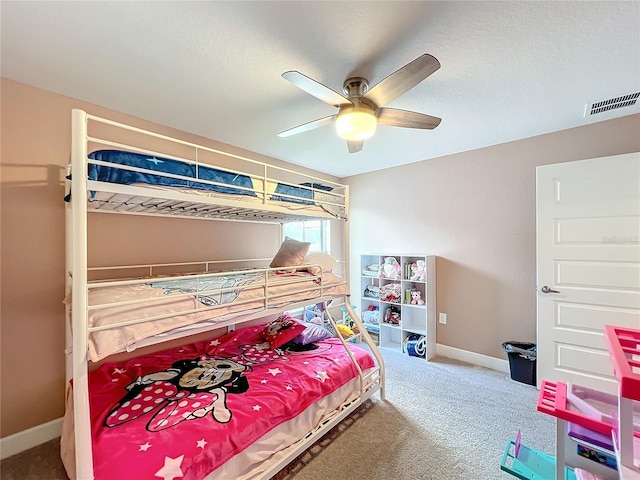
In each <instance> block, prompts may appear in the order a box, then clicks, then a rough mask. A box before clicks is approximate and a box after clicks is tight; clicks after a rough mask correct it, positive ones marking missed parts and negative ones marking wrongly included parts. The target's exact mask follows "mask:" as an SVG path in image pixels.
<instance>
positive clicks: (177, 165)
mask: <svg viewBox="0 0 640 480" xmlns="http://www.w3.org/2000/svg"><path fill="white" fill-rule="evenodd" d="M89 158H91V159H94V160H101V161H103V162H109V163H114V164H120V165H127V166H130V167H137V168H144V169H145V170H152V171H156V172H159V174H154V173H151V172H137V171H132V170H124V169H122V168H118V167H109V166H105V165H95V164H91V163H90V164H89V179H90V180H97V181H100V182H110V183H120V184H124V185H130V184H132V183H146V184H150V185H161V186H164V187H185V188H194V189H198V190H209V191H214V192H220V193H233V194H237V195H249V196H251V197H255V196H257V195H256V194H255V192H253V191H252V190H251V189H252V188H253V184H252V182H251V178H250V177H249V176H247V175H239V174H236V173H231V172H225V171H224V170H218V169H216V168H212V167H206V166H202V165H198V168H197V175H196V166H195V164H192V163H187V162H182V161H180V160H173V159H170V158H157V157H153V156H152V157H150V156H149V155H141V154H138V153H131V152H124V151H120V150H98V151H95V152H92V153H90V154H89ZM165 173H170V174H174V175H180V176H183V177H189V178H193V179H194V180H186V179H181V178H173V177H167V176H164V175H163V174H165ZM197 180H209V181H212V182H219V183H223V184H224V185H212V184H209V183H203V182H198V181H197ZM227 185H229V186H227ZM233 186H239V187H246V188H248V189H250V190H242V189H239V188H233Z"/></svg>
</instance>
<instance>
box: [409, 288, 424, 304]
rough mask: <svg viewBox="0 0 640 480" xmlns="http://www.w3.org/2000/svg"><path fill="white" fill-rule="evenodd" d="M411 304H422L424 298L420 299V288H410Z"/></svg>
mask: <svg viewBox="0 0 640 480" xmlns="http://www.w3.org/2000/svg"><path fill="white" fill-rule="evenodd" d="M411 305H424V300H422V294H421V293H420V290H417V289H413V290H411Z"/></svg>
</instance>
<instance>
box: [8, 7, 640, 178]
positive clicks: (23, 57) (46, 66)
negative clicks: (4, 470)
mask: <svg viewBox="0 0 640 480" xmlns="http://www.w3.org/2000/svg"><path fill="white" fill-rule="evenodd" d="M0 15H1V17H0V18H1V22H2V25H1V27H2V37H1V40H2V43H1V56H0V59H1V62H2V64H1V68H2V70H1V72H2V76H3V77H6V78H10V79H13V80H16V81H19V82H23V83H26V84H29V85H33V86H36V87H39V88H43V89H46V90H50V91H53V92H56V93H60V94H63V95H68V96H71V97H75V98H78V99H81V100H85V101H89V102H92V103H95V104H99V105H103V106H105V107H108V108H111V109H114V110H118V111H121V112H125V113H127V114H131V115H134V116H138V117H141V118H144V119H148V120H151V121H154V122H156V123H160V124H163V125H168V126H171V127H175V128H178V129H180V130H184V131H187V132H191V133H194V134H198V135H202V136H205V137H209V138H213V139H215V140H218V141H221V142H225V143H228V144H232V145H236V146H239V147H243V148H246V149H249V150H252V151H255V152H259V153H261V154H265V155H269V156H271V157H275V158H279V159H282V160H286V161H289V162H292V163H295V164H299V165H304V166H307V167H310V168H313V169H316V170H320V171H324V172H327V173H331V174H334V175H336V176H339V177H345V176H349V175H353V174H357V173H362V172H367V171H372V170H378V169H382V168H386V167H390V166H393V165H400V164H406V163H411V162H416V161H421V160H425V159H429V158H434V157H439V156H443V155H447V154H452V153H456V152H462V151H467V150H472V149H476V148H481V147H485V146H488V145H494V144H498V143H504V142H508V141H512V140H517V139H521V138H526V137H531V136H535V135H540V134H544V133H549V132H553V131H558V130H563V129H567V128H572V127H576V126H580V125H584V124H586V123H590V122H594V121H600V120H606V119H609V118H614V117H618V116H623V115H629V114H635V113H638V112H640V108H639V107H640V102H638V104H637V105H636V106H634V107H630V108H626V109H619V110H614V111H612V112H608V113H603V114H599V115H597V116H595V117H592V118H585V117H584V109H585V105H586V104H587V103H590V102H594V101H598V100H604V99H608V98H611V97H616V96H620V95H625V94H629V93H633V92H637V91H640V2H638V1H623V2H613V1H604V2H590V1H578V2H572V1H571V2H570V1H552V2H539V1H529V2H526V1H518V2H516V1H507V2H489V1H478V2H457V1H446V2H367V1H360V2H344V1H298V2H291V1H287V2H272V1H262V2H222V1H217V2H183V1H181V2H177V1H175V2H174V1H166V2H161V1H154V2H59V1H45V2H32V1H29V2H27V1H19V2H13V1H6V0H3V1H2V2H1V3H0ZM423 53H429V54H431V55H433V56H435V57H436V58H437V59H438V60H439V61H440V63H441V65H442V67H441V68H440V69H439V70H438V71H436V72H435V73H434V74H433V75H431V76H430V77H429V78H427V79H426V80H425V81H423V82H422V83H420V84H419V85H418V86H416V87H415V88H413V89H412V90H410V91H409V92H407V93H406V94H404V95H403V96H401V97H400V98H398V99H396V100H395V101H393V102H392V103H391V104H390V105H389V106H391V107H394V108H400V109H405V110H414V111H417V112H421V113H427V114H430V115H435V116H438V117H442V119H443V121H442V123H441V124H440V126H439V127H437V128H436V129H435V130H432V131H429V130H414V129H403V128H397V127H389V126H380V127H379V128H378V131H377V132H376V135H375V136H374V138H373V139H371V140H369V141H367V142H365V145H364V149H363V151H361V152H359V153H356V154H349V153H348V152H347V147H346V144H345V141H344V140H341V139H340V138H339V137H338V136H337V134H336V133H335V130H334V129H333V127H332V126H331V125H328V126H324V127H321V128H319V129H316V130H313V131H310V132H305V133H301V134H299V135H296V136H293V137H289V138H280V137H277V136H276V133H277V132H279V131H282V130H286V129H288V128H291V127H294V126H296V125H299V124H301V123H305V122H308V121H311V120H315V119H317V118H320V117H324V116H327V115H331V114H333V113H335V112H336V111H335V109H334V108H333V107H331V106H329V105H326V104H324V103H322V102H321V101H320V100H318V99H316V98H314V97H312V96H310V95H308V94H307V93H305V92H303V91H302V90H299V89H297V88H296V87H294V86H293V85H291V84H290V83H289V82H287V81H285V80H283V79H282V78H281V76H280V75H281V74H282V73H283V72H285V71H287V70H298V71H300V72H302V73H304V74H306V75H308V76H310V77H312V78H314V79H316V80H317V81H319V82H321V83H323V84H324V85H326V86H328V87H330V88H332V89H333V90H336V91H338V92H341V90H342V83H343V81H344V80H345V79H346V78H348V77H351V76H361V77H365V78H367V79H368V80H369V83H370V84H371V85H374V84H376V83H378V82H379V81H380V80H382V79H383V78H384V77H386V76H387V75H389V74H390V73H392V72H393V71H395V70H397V69H398V68H400V67H402V66H403V65H405V64H407V63H408V62H410V61H411V60H413V59H414V58H416V57H418V56H419V55H421V54H423Z"/></svg>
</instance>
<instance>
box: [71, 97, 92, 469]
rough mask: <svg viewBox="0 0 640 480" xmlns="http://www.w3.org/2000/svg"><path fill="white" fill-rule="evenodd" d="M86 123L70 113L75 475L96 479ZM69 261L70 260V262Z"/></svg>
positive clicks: (83, 116) (78, 113) (77, 112)
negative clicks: (90, 361)
mask: <svg viewBox="0 0 640 480" xmlns="http://www.w3.org/2000/svg"><path fill="white" fill-rule="evenodd" d="M87 122H88V116H87V114H86V113H85V112H83V111H82V110H78V109H73V110H72V112H71V221H70V224H68V225H67V227H71V228H69V229H68V230H67V232H66V234H67V235H71V236H72V240H71V243H70V245H71V247H72V252H71V254H72V259H71V287H72V292H73V295H72V303H71V312H72V315H71V317H72V328H73V344H72V349H73V351H72V355H71V356H72V358H73V366H72V374H73V405H74V408H73V412H74V431H75V456H76V478H77V479H78V480H86V479H92V478H93V453H92V448H91V419H90V415H89V377H88V368H87V361H88V357H87V353H88V343H87V163H86V158H87ZM67 263H68V261H67Z"/></svg>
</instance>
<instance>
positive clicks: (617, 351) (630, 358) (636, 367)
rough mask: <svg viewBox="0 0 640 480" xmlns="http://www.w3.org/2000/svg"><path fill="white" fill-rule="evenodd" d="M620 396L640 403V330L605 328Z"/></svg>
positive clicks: (610, 326) (607, 326)
mask: <svg viewBox="0 0 640 480" xmlns="http://www.w3.org/2000/svg"><path fill="white" fill-rule="evenodd" d="M604 336H605V338H606V340H607V343H608V345H609V356H610V357H611V362H612V364H613V371H614V373H615V376H616V378H617V379H618V385H619V391H620V395H621V396H622V397H624V398H629V399H631V400H636V401H640V330H632V329H630V328H620V327H615V326H613V325H605V326H604Z"/></svg>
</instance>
